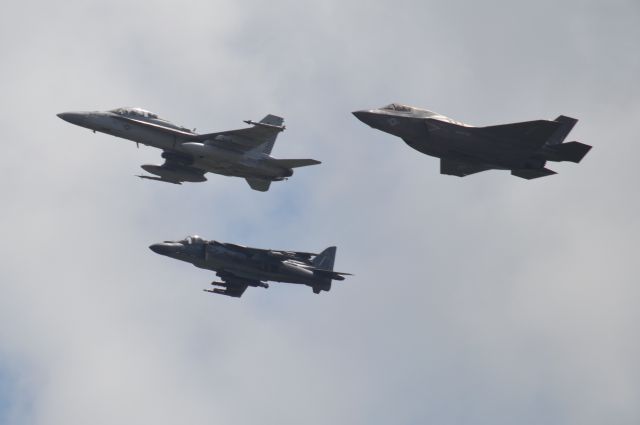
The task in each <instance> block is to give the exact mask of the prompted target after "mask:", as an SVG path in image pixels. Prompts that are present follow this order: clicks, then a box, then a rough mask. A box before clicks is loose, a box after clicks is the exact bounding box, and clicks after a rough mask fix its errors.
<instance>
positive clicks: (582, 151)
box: [553, 142, 591, 163]
mask: <svg viewBox="0 0 640 425" xmlns="http://www.w3.org/2000/svg"><path fill="white" fill-rule="evenodd" d="M553 150H554V151H555V152H556V153H557V154H558V155H559V157H560V160H561V161H571V162H575V163H578V162H580V161H582V158H584V156H585V155H586V154H587V153H588V152H589V151H590V150H591V146H589V145H586V144H584V143H580V142H567V143H562V144H560V145H556V146H554V147H553Z"/></svg>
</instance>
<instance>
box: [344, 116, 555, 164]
mask: <svg viewBox="0 0 640 425" xmlns="http://www.w3.org/2000/svg"><path fill="white" fill-rule="evenodd" d="M353 114H354V115H355V116H356V117H357V118H358V119H360V120H361V121H363V122H364V123H365V124H367V125H369V126H370V127H373V128H375V129H378V130H381V131H384V132H386V133H389V134H393V135H395V136H397V137H400V138H401V139H402V140H403V141H405V143H407V144H408V145H409V146H410V147H412V148H413V149H415V150H417V151H419V152H421V153H424V154H426V155H430V156H434V157H437V158H442V159H448V160H465V161H473V162H474V163H477V164H484V165H487V166H488V167H490V168H495V169H519V168H537V167H542V166H544V162H545V161H546V160H556V159H555V157H554V156H553V154H552V152H550V151H547V148H545V147H544V146H542V147H540V148H539V149H537V150H536V151H535V152H534V153H533V154H532V151H531V149H528V148H527V147H526V146H522V145H519V144H518V143H514V139H513V138H509V137H502V136H501V135H499V134H495V133H493V132H492V131H490V128H491V127H474V126H471V125H468V124H465V123H462V122H459V121H456V120H453V119H451V118H449V117H446V116H444V115H441V114H438V113H435V112H432V111H428V110H426V109H420V108H415V107H411V106H406V105H400V104H391V105H388V106H386V107H383V108H379V109H371V110H363V111H356V112H354V113H353Z"/></svg>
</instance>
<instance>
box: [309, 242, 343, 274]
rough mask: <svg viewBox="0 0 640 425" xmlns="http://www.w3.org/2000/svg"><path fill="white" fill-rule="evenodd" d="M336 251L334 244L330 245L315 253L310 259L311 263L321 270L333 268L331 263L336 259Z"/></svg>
mask: <svg viewBox="0 0 640 425" xmlns="http://www.w3.org/2000/svg"><path fill="white" fill-rule="evenodd" d="M336 251H337V248H336V247H335V246H330V247H329V248H327V249H325V250H324V251H322V252H321V253H320V254H318V255H316V257H315V258H314V259H313V260H312V261H311V264H313V266H314V267H317V268H319V269H322V270H333V263H334V262H335V261H336Z"/></svg>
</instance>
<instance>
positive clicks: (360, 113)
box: [352, 111, 369, 121]
mask: <svg viewBox="0 0 640 425" xmlns="http://www.w3.org/2000/svg"><path fill="white" fill-rule="evenodd" d="M352 114H353V115H354V116H355V117H356V118H358V119H359V120H360V121H364V120H365V118H366V117H367V115H369V112H367V111H355V112H352Z"/></svg>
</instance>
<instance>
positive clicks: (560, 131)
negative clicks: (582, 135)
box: [547, 115, 578, 145]
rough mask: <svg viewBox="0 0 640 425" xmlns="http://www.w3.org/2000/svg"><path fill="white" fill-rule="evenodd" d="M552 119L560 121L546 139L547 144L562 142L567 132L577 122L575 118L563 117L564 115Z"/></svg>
mask: <svg viewBox="0 0 640 425" xmlns="http://www.w3.org/2000/svg"><path fill="white" fill-rule="evenodd" d="M554 121H555V122H557V123H560V127H558V128H557V129H556V131H554V132H553V134H552V135H551V137H549V139H547V145H559V144H560V143H562V142H564V139H566V138H567V136H568V135H569V132H571V130H573V126H574V125H576V123H577V122H578V120H577V119H575V118H571V117H565V116H564V115H560V116H559V117H558V118H556V119H555V120H554Z"/></svg>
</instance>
